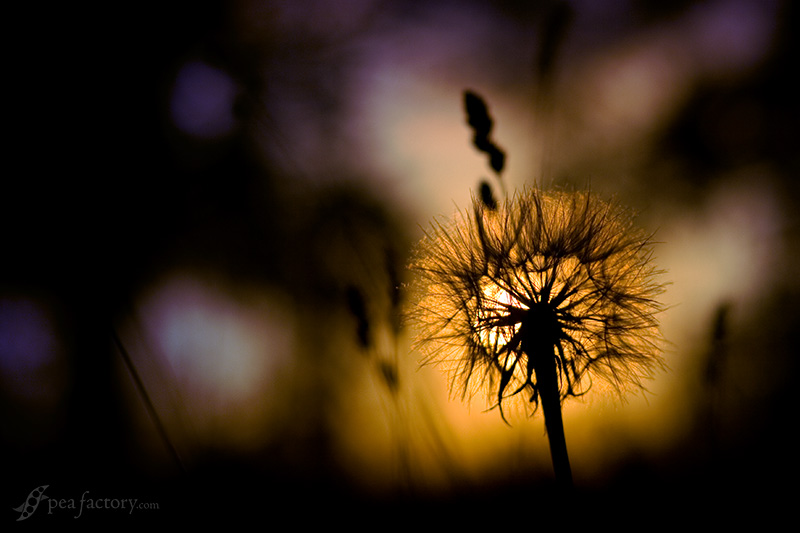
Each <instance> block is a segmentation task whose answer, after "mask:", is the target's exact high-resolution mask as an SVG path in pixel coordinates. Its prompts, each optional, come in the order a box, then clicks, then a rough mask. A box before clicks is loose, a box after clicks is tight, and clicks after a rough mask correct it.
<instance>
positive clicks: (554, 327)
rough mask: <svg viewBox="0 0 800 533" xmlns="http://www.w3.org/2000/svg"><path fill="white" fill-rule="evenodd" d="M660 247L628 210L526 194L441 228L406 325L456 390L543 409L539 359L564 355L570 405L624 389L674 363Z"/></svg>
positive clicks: (415, 263)
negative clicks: (605, 389)
mask: <svg viewBox="0 0 800 533" xmlns="http://www.w3.org/2000/svg"><path fill="white" fill-rule="evenodd" d="M652 244H653V243H652V241H651V240H650V237H649V235H647V234H645V233H644V232H643V231H642V230H641V229H638V228H637V227H636V226H635V225H634V224H633V220H632V215H631V213H629V212H628V211H627V210H625V209H623V208H622V207H621V206H619V205H617V204H615V203H612V202H607V201H604V200H602V199H600V198H599V197H598V196H596V195H594V194H592V193H589V192H566V191H543V190H539V189H526V190H524V191H522V192H520V193H517V194H515V195H514V196H513V197H511V198H507V199H506V200H505V201H504V202H503V203H502V204H500V203H498V205H497V207H496V208H495V209H491V208H489V206H487V205H486V203H485V202H483V201H482V200H481V199H479V198H473V208H472V211H471V212H470V211H463V212H460V213H458V214H457V215H456V217H455V218H454V219H453V220H440V221H436V222H434V223H433V224H432V225H431V227H430V229H429V230H428V231H427V232H426V235H425V237H424V238H423V239H422V240H421V242H419V243H418V245H417V247H416V249H415V252H414V255H413V258H412V262H411V265H410V267H411V270H412V271H413V272H414V273H415V277H414V280H413V281H412V283H411V291H410V300H409V301H410V304H411V305H410V307H409V311H408V314H407V318H408V319H409V320H410V322H411V325H412V327H413V328H414V329H415V330H416V343H415V348H416V349H418V350H419V351H420V352H421V353H422V356H423V363H430V364H437V365H440V366H441V367H443V368H444V369H445V370H446V371H447V372H448V373H449V376H450V378H451V392H453V393H457V394H459V395H460V396H461V398H462V399H469V398H472V397H473V396H474V395H475V394H476V393H479V392H480V393H483V394H485V396H486V398H487V401H488V403H489V406H490V407H499V408H500V411H501V414H502V413H503V404H504V402H508V401H513V403H515V404H518V405H520V406H522V410H523V411H524V412H528V413H531V414H532V413H533V412H535V411H536V408H537V406H538V401H539V400H538V392H539V390H538V384H537V380H536V376H535V372H534V371H533V366H534V365H533V364H532V361H531V360H530V357H529V355H528V354H529V353H531V352H533V351H534V350H533V349H532V348H531V346H532V345H534V344H535V345H538V346H539V347H541V346H542V345H544V346H546V347H548V348H547V349H548V350H549V351H550V353H552V354H553V357H554V358H555V359H556V367H557V373H558V381H559V383H558V385H559V394H560V397H561V400H562V401H563V400H564V399H565V398H567V397H570V396H579V395H582V394H584V393H586V392H587V391H588V390H589V388H590V387H591V385H592V382H593V381H595V380H598V379H599V380H602V381H604V382H606V383H608V384H610V385H611V386H612V387H613V388H614V389H615V390H616V391H617V392H619V393H622V392H624V391H627V390H628V389H630V388H633V389H639V388H643V382H644V380H645V379H647V378H649V377H652V375H653V374H654V372H655V371H656V370H658V369H660V368H663V367H664V361H663V359H662V357H661V355H660V343H661V335H660V331H659V326H658V319H657V314H658V312H659V311H660V310H661V309H662V305H661V304H660V303H659V301H658V296H659V295H660V294H661V293H662V292H663V288H664V284H663V283H662V282H660V281H659V278H660V274H661V272H660V271H659V270H657V269H656V267H655V266H654V264H653V259H652Z"/></svg>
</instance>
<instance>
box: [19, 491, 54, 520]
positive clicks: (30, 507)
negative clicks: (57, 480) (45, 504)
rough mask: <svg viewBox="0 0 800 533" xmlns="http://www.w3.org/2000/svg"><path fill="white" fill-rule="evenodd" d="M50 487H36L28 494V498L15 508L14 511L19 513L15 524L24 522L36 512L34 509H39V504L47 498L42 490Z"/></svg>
mask: <svg viewBox="0 0 800 533" xmlns="http://www.w3.org/2000/svg"><path fill="white" fill-rule="evenodd" d="M49 486H50V485H42V486H41V487H37V488H35V489H33V490H32V491H31V493H30V494H28V497H27V498H26V499H25V501H24V502H22V505H20V506H19V507H17V508H15V509H14V511H19V513H20V515H19V518H17V522H19V521H20V520H25V519H26V518H28V517H29V516H31V515H32V514H33V512H34V511H36V508H37V507H39V502H41V501H42V500H46V499H47V496H45V494H44V490H45V489H46V488H47V487H49Z"/></svg>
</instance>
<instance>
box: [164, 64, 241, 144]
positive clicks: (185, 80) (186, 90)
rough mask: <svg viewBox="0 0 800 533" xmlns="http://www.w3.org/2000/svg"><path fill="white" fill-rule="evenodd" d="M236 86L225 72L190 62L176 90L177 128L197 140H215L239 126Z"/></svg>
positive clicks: (173, 108) (173, 102)
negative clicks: (237, 121) (235, 105)
mask: <svg viewBox="0 0 800 533" xmlns="http://www.w3.org/2000/svg"><path fill="white" fill-rule="evenodd" d="M236 96H237V88H236V83H235V82H234V81H233V80H232V79H231V77H230V76H229V75H228V74H227V73H225V72H224V71H222V70H220V69H217V68H214V67H212V66H210V65H208V64H206V63H203V62H199V61H193V62H189V63H186V64H185V65H184V66H183V67H182V68H181V69H180V70H179V71H178V75H177V77H176V80H175V85H174V87H173V92H172V98H171V102H170V114H171V117H172V121H173V123H174V124H175V126H176V127H177V128H178V129H180V130H181V131H182V132H184V133H186V134H188V135H191V136H193V137H198V138H203V139H213V138H219V137H224V136H225V135H228V134H229V133H231V132H232V131H233V129H234V127H235V125H236V120H235V117H234V112H233V108H234V103H235V100H236Z"/></svg>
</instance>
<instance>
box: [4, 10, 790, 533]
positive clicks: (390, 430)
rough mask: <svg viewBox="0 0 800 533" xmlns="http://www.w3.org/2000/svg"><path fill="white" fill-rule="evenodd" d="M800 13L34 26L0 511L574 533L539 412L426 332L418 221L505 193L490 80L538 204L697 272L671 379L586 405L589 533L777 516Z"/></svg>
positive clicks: (68, 18)
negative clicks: (428, 519)
mask: <svg viewBox="0 0 800 533" xmlns="http://www.w3.org/2000/svg"><path fill="white" fill-rule="evenodd" d="M77 9H80V10H79V11H76V10H77ZM797 11H798V10H797V6H796V5H795V4H793V3H792V2H790V1H778V0H764V1H745V0H719V1H705V2H693V1H680V0H675V1H669V2H644V1H636V0H607V1H602V2H593V1H584V0H571V1H566V2H563V3H562V2H555V1H542V2H535V1H534V2H521V1H513V0H506V1H497V2H481V1H476V0H462V1H433V2H422V1H410V2H409V1H403V0H341V1H325V0H302V1H297V2H278V1H268V0H233V1H227V2H188V1H176V2H165V3H158V2H153V3H150V2H141V3H128V4H124V5H114V6H113V7H106V8H102V7H100V8H96V9H95V8H92V9H90V8H88V7H85V8H75V7H74V6H68V7H66V6H61V7H53V8H46V7H41V6H39V7H36V8H35V9H32V8H30V7H29V8H24V9H23V8H20V9H18V10H14V11H12V12H11V13H10V14H9V18H8V24H9V26H14V27H17V28H18V29H19V30H21V31H20V33H18V35H17V36H15V37H13V38H12V39H11V42H10V44H9V45H8V46H7V55H8V56H10V58H9V61H8V63H7V70H6V73H5V85H6V86H7V88H8V89H9V93H8V95H7V96H6V100H5V102H6V111H7V113H6V115H7V117H8V120H7V121H6V131H7V136H6V138H7V139H8V140H7V141H6V143H7V149H6V153H7V156H8V158H7V163H6V165H5V169H6V170H5V172H4V175H3V178H2V191H1V192H0V202H1V203H2V204H1V206H0V217H2V219H0V222H1V223H2V226H0V227H2V255H1V256H0V261H2V267H1V268H2V270H1V271H0V273H1V277H0V383H1V387H0V427H2V441H1V442H2V444H0V446H2V448H0V452H2V461H3V470H2V474H1V475H0V477H1V478H2V484H3V489H4V490H3V498H4V499H3V501H2V502H0V503H2V505H3V506H4V509H5V510H4V511H3V520H4V521H13V520H16V519H17V518H18V516H19V514H18V512H15V511H12V510H11V509H12V508H14V507H17V505H19V504H20V503H21V502H22V501H23V500H24V499H25V498H26V497H27V495H28V493H29V492H30V491H31V490H32V489H34V488H35V487H37V486H40V485H45V484H49V485H50V488H49V489H48V494H49V496H50V498H79V497H80V495H81V493H83V492H84V491H85V490H90V491H92V494H96V495H97V496H101V495H104V494H108V495H109V497H135V498H139V499H141V500H143V501H145V500H149V501H155V502H158V503H159V509H158V510H157V511H149V514H147V513H144V512H142V513H136V515H137V516H138V517H139V518H140V519H142V518H147V519H148V520H152V521H154V522H158V521H159V520H160V521H162V522H164V523H167V522H168V521H171V520H173V519H176V520H179V521H181V522H182V523H186V524H195V523H209V521H211V520H216V519H218V520H219V521H220V523H223V524H224V523H235V522H233V521H235V520H237V519H240V518H242V517H244V516H248V517H262V518H263V519H265V520H270V521H271V520H277V519H280V518H281V517H286V516H292V517H294V520H300V521H304V520H315V519H322V518H325V520H326V521H329V523H336V522H340V521H343V520H345V519H347V520H351V519H354V518H356V517H362V518H368V519H369V520H378V521H376V522H374V525H375V526H376V527H379V526H382V525H386V523H387V522H386V521H390V522H389V523H391V522H394V521H396V520H400V519H403V518H409V517H415V516H418V515H419V514H421V513H422V512H423V511H425V512H433V513H436V512H437V511H442V512H443V513H444V514H447V515H448V516H450V517H451V518H452V517H458V516H459V513H462V512H468V514H467V515H466V516H473V515H475V514H476V513H478V514H479V513H481V512H485V513H487V517H488V516H489V515H491V517H492V518H495V517H497V519H498V520H500V519H503V517H504V516H507V513H509V512H512V511H510V509H512V508H513V509H516V510H517V511H516V512H520V511H522V513H521V515H520V516H525V513H532V514H534V515H537V516H539V513H541V516H542V517H543V518H547V517H548V513H549V512H551V511H552V510H553V509H554V508H556V507H553V506H552V504H558V503H563V502H561V501H560V497H559V495H558V493H556V492H553V483H552V468H551V466H550V460H549V451H548V448H547V440H546V437H545V435H544V427H543V422H542V419H541V417H534V418H532V419H530V420H515V421H514V423H513V424H512V425H511V426H508V425H506V424H504V423H503V422H502V421H501V420H500V418H499V416H498V414H497V413H496V412H494V411H491V412H485V410H484V405H483V404H482V403H480V402H479V401H478V402H474V403H472V404H470V405H466V404H464V403H462V402H460V401H458V399H457V398H456V399H450V398H449V396H448V389H447V382H446V380H445V378H444V376H442V375H441V374H440V373H439V372H438V371H437V370H436V369H435V368H427V367H424V368H419V366H418V362H417V361H416V359H415V354H414V353H413V351H412V350H411V348H410V343H409V340H410V337H411V334H412V332H409V331H408V330H407V328H406V327H405V326H404V325H403V323H402V321H401V320H400V310H401V309H402V305H403V303H404V293H403V291H402V284H403V282H404V281H405V280H406V276H407V274H406V271H405V264H406V260H407V257H408V253H409V249H410V246H411V245H413V243H414V241H415V240H416V239H418V238H419V237H420V236H421V234H422V229H423V228H425V227H426V226H427V225H428V224H429V222H430V221H431V220H432V219H433V218H434V217H437V216H449V215H451V214H452V213H453V212H454V210H455V209H457V208H464V207H467V206H468V205H469V201H470V195H471V194H472V192H473V191H475V190H477V187H478V185H479V183H480V181H481V180H482V179H487V180H490V182H491V183H492V184H493V185H494V186H495V187H497V181H496V180H495V177H494V176H492V171H491V169H490V168H489V166H488V165H487V161H486V158H485V157H484V156H483V154H481V153H480V152H478V151H476V150H475V149H474V148H473V146H472V145H471V132H470V130H469V127H468V126H467V124H466V121H465V114H464V109H463V102H462V95H463V91H464V90H466V89H470V90H474V91H476V92H477V93H478V94H480V95H482V96H483V97H484V98H485V100H486V101H487V103H488V105H489V109H490V113H491V115H492V117H493V118H494V130H493V132H492V136H493V139H494V140H495V141H496V143H497V144H498V145H499V146H501V147H502V148H503V149H504V150H505V152H506V154H507V165H506V168H505V169H504V172H503V175H502V178H501V179H502V181H503V182H504V184H505V186H506V187H507V189H508V190H509V191H513V190H515V189H518V188H521V187H524V186H526V185H533V184H542V185H545V186H577V187H590V188H591V189H593V190H595V191H597V192H598V193H600V194H603V195H604V196H608V197H611V196H614V197H616V198H618V199H619V200H620V201H621V202H622V203H625V204H627V205H629V206H631V207H632V208H634V209H635V210H637V211H638V212H639V213H640V216H639V223H640V224H641V225H643V226H644V227H645V228H647V229H648V230H650V231H652V232H654V234H655V239H656V240H657V241H659V243H660V244H659V245H658V246H657V248H656V261H657V262H658V265H659V266H660V267H662V268H664V269H666V270H667V271H668V274H667V275H666V276H665V280H668V281H670V282H671V284H670V285H669V286H668V289H667V291H666V293H665V296H664V303H665V304H666V305H668V306H669V308H668V310H667V311H666V312H665V313H664V314H663V315H662V324H663V333H664V335H665V337H666V339H667V340H668V341H669V344H668V345H667V347H666V352H665V358H666V360H667V364H668V365H669V370H668V371H667V372H664V373H661V374H659V375H658V376H657V377H656V379H654V380H653V381H652V382H650V383H648V389H649V393H648V394H645V395H634V396H631V397H628V398H627V401H624V402H621V401H619V400H618V399H616V398H615V397H613V396H609V395H607V394H606V393H605V392H604V391H603V390H601V389H598V390H596V391H595V392H594V394H590V395H589V396H588V397H586V398H585V399H581V400H574V401H572V402H571V403H568V404H566V405H565V429H566V436H567V444H568V447H569V452H570V458H571V461H572V467H573V473H574V477H575V483H576V494H575V495H574V496H572V497H571V499H570V501H569V505H570V507H571V512H572V513H573V516H580V515H581V513H582V512H585V513H587V514H588V513H592V514H594V513H596V512H597V509H604V511H603V512H604V513H609V514H608V515H604V516H606V519H608V520H613V521H614V522H620V521H622V522H624V521H625V520H628V519H630V520H634V519H636V520H641V519H642V518H643V519H644V520H645V522H638V523H639V524H645V525H646V524H651V523H655V522H653V521H655V520H661V519H663V518H664V517H669V516H674V515H676V514H683V513H684V512H686V513H689V512H690V511H691V512H694V511H702V512H703V513H704V514H705V515H706V516H709V517H715V519H720V520H723V519H733V518H736V517H737V516H738V515H737V513H741V512H748V513H750V514H752V515H754V516H755V517H757V518H759V519H762V520H768V519H770V517H774V516H775V513H778V512H780V511H781V509H782V508H783V505H784V501H785V499H788V497H789V494H788V493H787V492H785V490H784V489H783V487H784V484H785V483H789V484H790V485H791V483H792V482H793V481H794V478H795V475H796V467H797V454H796V450H797V437H796V436H794V431H793V426H794V423H795V421H796V418H797V412H796V411H795V409H794V408H795V404H796V400H795V397H793V396H791V387H792V386H793V385H791V380H792V379H793V378H792V376H793V375H794V372H795V371H796V370H797V359H796V357H797V356H796V352H797V350H796V346H795V344H793V342H795V339H794V337H795V336H796V325H797V318H798V311H797V296H798V289H800V287H799V286H798V282H797V279H796V275H795V272H796V269H795V265H796V263H795V261H796V260H797V259H798V252H799V251H800V248H798V232H797V230H798V228H797V208H798V203H797V188H798V187H797V184H796V177H797V174H798V170H799V168H798V155H797V154H798V145H797V139H798V136H797V134H796V125H797V118H798V99H797V89H798V87H797V82H796V81H795V78H794V74H795V71H796V67H797V63H796V53H797V37H796V33H795V31H796V28H797V25H796V23H797ZM492 180H495V181H492ZM498 192H499V189H498ZM43 505H44V504H43ZM297 505H299V506H300V509H301V511H299V512H300V513H301V514H300V515H297V513H298V511H297V510H295V509H296V506H297ZM595 505H596V506H595ZM373 511H380V512H381V513H382V514H381V515H380V517H379V518H375V519H373V518H371V516H372V515H371V514H370V513H371V512H373ZM55 514H58V513H55ZM103 516H104V517H106V518H110V519H112V520H114V521H115V522H116V523H120V524H124V523H125V522H126V521H133V520H135V519H136V516H133V515H131V516H115V515H113V514H112V513H110V512H107V513H106V514H105V515H103ZM70 518H71V517H70ZM84 518H85V519H87V520H90V519H96V517H95V518H93V517H91V516H88V517H84ZM84 518H82V519H84ZM49 519H54V518H53V516H51V515H47V514H46V513H45V512H44V511H40V512H39V514H35V515H34V516H33V517H31V518H30V519H29V520H30V521H34V520H36V521H38V522H40V523H41V524H44V523H45V522H47V520H49ZM276 524H277V522H276Z"/></svg>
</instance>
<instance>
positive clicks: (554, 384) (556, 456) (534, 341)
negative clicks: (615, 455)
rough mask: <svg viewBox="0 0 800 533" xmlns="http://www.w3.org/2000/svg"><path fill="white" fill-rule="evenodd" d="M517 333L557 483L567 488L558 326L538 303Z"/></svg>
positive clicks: (569, 475)
mask: <svg viewBox="0 0 800 533" xmlns="http://www.w3.org/2000/svg"><path fill="white" fill-rule="evenodd" d="M520 332H521V336H522V351H524V352H525V354H526V355H527V356H528V359H529V360H530V364H531V365H532V367H533V371H534V373H535V374H536V392H537V394H538V395H539V400H540V401H541V404H542V412H543V414H544V426H545V429H546V431H547V439H548V441H549V444H550V457H551V459H552V461H553V471H554V472H555V476H556V483H558V484H559V485H560V486H562V487H565V488H569V487H571V486H572V469H571V468H570V464H569V455H568V454H567V441H566V438H565V437H564V420H563V418H562V416H561V392H560V387H559V383H558V370H557V368H556V355H555V354H556V343H557V342H558V337H559V336H560V334H561V332H560V326H559V323H558V320H557V319H556V317H555V315H554V313H553V312H552V310H550V309H549V308H548V306H546V305H542V304H539V305H535V306H533V307H532V308H531V309H530V310H529V311H528V312H527V314H526V316H525V319H524V320H523V324H522V328H521V330H520Z"/></svg>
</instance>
